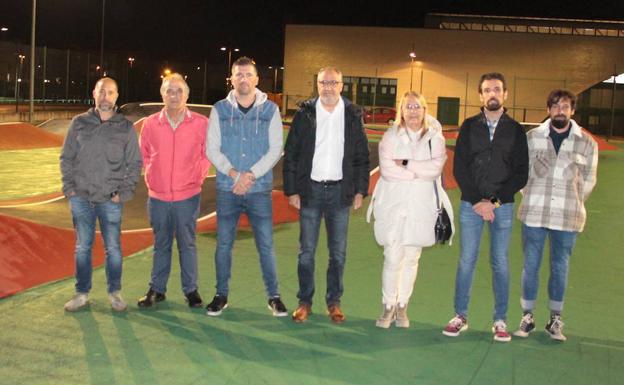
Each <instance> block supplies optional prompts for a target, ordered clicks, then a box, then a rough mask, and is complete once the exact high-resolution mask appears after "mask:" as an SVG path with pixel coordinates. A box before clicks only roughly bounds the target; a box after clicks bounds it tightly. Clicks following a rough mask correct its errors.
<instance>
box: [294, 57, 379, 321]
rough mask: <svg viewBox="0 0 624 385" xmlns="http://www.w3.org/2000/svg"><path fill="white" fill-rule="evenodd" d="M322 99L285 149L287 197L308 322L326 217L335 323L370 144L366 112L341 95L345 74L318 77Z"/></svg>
mask: <svg viewBox="0 0 624 385" xmlns="http://www.w3.org/2000/svg"><path fill="white" fill-rule="evenodd" d="M317 86H318V93H319V97H318V98H315V99H312V100H308V101H306V102H304V103H303V104H302V105H301V108H300V109H299V110H298V111H297V113H296V114H295V116H294V118H293V122H292V125H291V129H290V132H289V134H288V139H287V140H286V147H285V149H284V152H285V154H284V167H283V169H284V193H285V194H286V196H288V202H289V204H290V205H291V206H293V207H295V208H296V209H298V210H299V224H300V231H301V233H300V236H299V242H300V251H299V257H298V275H299V292H298V293H297V297H298V298H299V307H298V308H297V310H295V312H294V313H293V320H294V321H295V322H304V321H305V320H307V318H308V315H309V314H310V313H311V309H312V298H313V297H314V256H315V252H316V246H317V244H318V236H319V231H320V225H321V218H322V217H324V218H325V227H326V230H327V243H328V248H329V266H328V268H327V294H326V296H325V302H326V304H327V310H328V313H329V317H330V319H331V320H332V321H333V322H335V323H342V322H344V320H345V317H344V314H343V313H342V310H341V309H340V298H341V297H342V293H343V284H342V275H343V271H344V265H345V260H346V249H347V231H348V225H349V209H350V207H351V206H353V209H355V210H357V209H359V208H360V207H361V206H362V199H363V198H364V197H365V196H366V195H367V193H368V180H369V160H368V155H369V153H368V141H367V139H366V134H365V133H364V128H363V124H362V110H361V109H360V108H359V107H358V106H356V105H354V104H352V103H351V102H350V101H349V100H347V99H345V98H343V97H341V96H340V92H341V91H342V86H343V83H342V73H341V72H340V71H339V70H338V69H336V68H333V67H327V68H323V69H321V70H320V71H319V73H318V82H317Z"/></svg>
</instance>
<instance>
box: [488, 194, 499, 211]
mask: <svg viewBox="0 0 624 385" xmlns="http://www.w3.org/2000/svg"><path fill="white" fill-rule="evenodd" d="M490 203H491V204H493V205H494V207H496V208H499V207H501V201H500V199H498V198H497V197H495V196H493V195H492V197H490Z"/></svg>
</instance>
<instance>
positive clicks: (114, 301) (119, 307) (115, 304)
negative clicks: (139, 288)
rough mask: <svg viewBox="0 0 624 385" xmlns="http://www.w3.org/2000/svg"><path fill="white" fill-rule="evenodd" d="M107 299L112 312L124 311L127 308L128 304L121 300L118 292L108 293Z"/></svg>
mask: <svg viewBox="0 0 624 385" xmlns="http://www.w3.org/2000/svg"><path fill="white" fill-rule="evenodd" d="M108 299H109V301H110V303H111V307H112V308H113V310H114V311H124V310H126V308H127V307H128V304H126V302H125V301H124V300H123V298H121V292H119V291H114V292H112V293H109V294H108Z"/></svg>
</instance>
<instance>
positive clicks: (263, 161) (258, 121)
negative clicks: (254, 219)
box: [206, 89, 284, 193]
mask: <svg viewBox="0 0 624 385" xmlns="http://www.w3.org/2000/svg"><path fill="white" fill-rule="evenodd" d="M255 92H256V99H255V101H254V104H253V106H252V107H251V109H250V110H249V111H247V113H243V112H242V111H241V110H240V109H239V108H238V102H237V101H236V96H235V91H234V90H232V91H230V93H229V94H228V96H227V97H226V98H225V99H223V100H220V101H218V102H217V103H216V104H215V105H214V107H213V108H212V111H210V123H209V124H210V126H209V130H208V147H207V149H206V153H207V155H208V158H209V159H210V160H211V161H212V163H213V164H214V165H215V168H216V169H217V190H219V191H232V188H233V187H234V180H233V179H232V178H230V177H229V176H228V172H229V171H230V170H231V169H232V168H234V169H236V170H237V171H239V172H248V171H250V172H252V173H253V174H254V177H255V178H256V182H255V183H254V184H253V186H252V187H251V189H250V190H249V191H248V193H255V192H266V191H271V189H272V188H273V166H275V164H276V163H277V162H278V161H279V159H280V156H281V153H282V143H283V139H282V138H283V131H284V128H283V125H282V118H281V116H280V113H279V109H278V108H277V105H276V104H275V103H273V102H271V101H270V100H268V98H267V94H265V93H264V92H262V91H260V90H258V89H256V90H255Z"/></svg>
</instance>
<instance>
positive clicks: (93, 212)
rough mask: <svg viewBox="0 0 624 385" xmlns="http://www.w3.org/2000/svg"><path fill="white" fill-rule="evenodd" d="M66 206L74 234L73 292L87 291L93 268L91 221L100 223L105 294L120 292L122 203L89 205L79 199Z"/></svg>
mask: <svg viewBox="0 0 624 385" xmlns="http://www.w3.org/2000/svg"><path fill="white" fill-rule="evenodd" d="M69 205H70V208H71V213H72V220H73V222H74V229H75V230H76V252H75V258H76V292H78V293H88V292H89V290H91V276H92V272H93V265H92V262H91V254H92V250H93V241H94V239H95V221H96V219H97V220H99V222H100V231H101V233H102V239H103V240H104V249H105V251H106V282H107V284H108V292H109V293H113V292H115V291H118V290H121V269H122V268H121V258H122V255H121V244H120V234H121V213H122V211H123V203H114V202H112V201H107V202H101V203H96V202H89V201H88V200H86V199H84V198H81V197H79V196H75V195H74V196H72V197H70V198H69Z"/></svg>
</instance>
